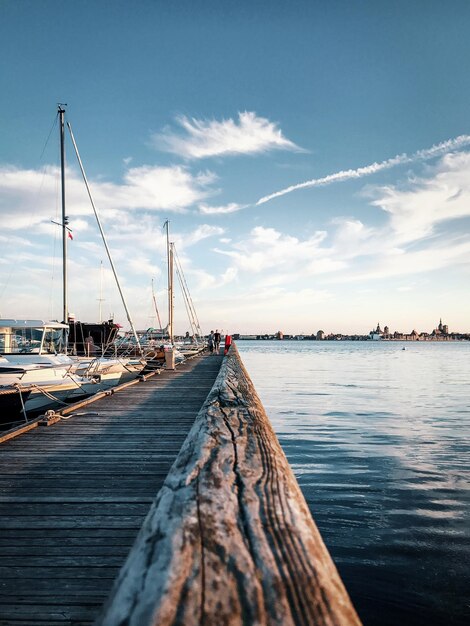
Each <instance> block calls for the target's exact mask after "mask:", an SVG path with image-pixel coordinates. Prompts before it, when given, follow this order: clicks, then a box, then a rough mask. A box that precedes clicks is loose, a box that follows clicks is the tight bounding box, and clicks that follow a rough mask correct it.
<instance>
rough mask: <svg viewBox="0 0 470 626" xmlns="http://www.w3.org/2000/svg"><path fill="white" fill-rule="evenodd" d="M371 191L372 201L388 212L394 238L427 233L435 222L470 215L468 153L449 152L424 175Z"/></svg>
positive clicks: (414, 237) (402, 239)
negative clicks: (424, 176)
mask: <svg viewBox="0 0 470 626" xmlns="http://www.w3.org/2000/svg"><path fill="white" fill-rule="evenodd" d="M429 174H431V176H429ZM372 195H373V196H375V199H374V200H373V202H372V204H373V205H375V206H378V207H380V208H381V209H382V210H383V211H385V212H386V213H388V215H389V216H390V222H389V226H390V228H391V230H392V231H393V233H394V235H395V239H396V241H397V242H399V243H406V242H412V241H416V240H419V239H422V238H424V237H428V236H430V235H432V234H433V233H434V231H435V228H436V226H437V225H438V224H440V223H443V222H447V221H450V220H455V219H458V218H463V217H468V216H470V153H468V152H462V153H455V154H448V155H446V156H445V157H444V158H443V159H442V160H441V161H440V163H439V164H438V165H437V166H436V168H434V169H433V170H432V171H430V172H428V177H427V178H417V177H414V178H413V180H412V181H411V184H407V185H406V187H405V188H403V187H401V188H400V187H398V186H387V187H378V188H376V189H375V190H374V191H373V192H372Z"/></svg>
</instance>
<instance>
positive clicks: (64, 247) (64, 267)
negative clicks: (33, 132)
mask: <svg viewBox="0 0 470 626" xmlns="http://www.w3.org/2000/svg"><path fill="white" fill-rule="evenodd" d="M62 107H63V105H61V104H59V105H58V112H59V121H60V124H59V129H60V179H61V191H62V224H61V226H62V290H63V291H62V302H63V313H62V317H63V322H64V324H67V323H68V319H69V311H68V301H67V236H68V233H67V224H68V222H69V218H68V217H67V216H66V215H65V127H64V114H65V109H64V108H62ZM66 345H67V342H66Z"/></svg>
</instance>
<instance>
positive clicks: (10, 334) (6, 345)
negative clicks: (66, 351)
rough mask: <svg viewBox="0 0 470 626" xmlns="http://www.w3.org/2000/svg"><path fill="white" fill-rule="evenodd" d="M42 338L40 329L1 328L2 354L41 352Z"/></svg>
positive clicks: (0, 343)
mask: <svg viewBox="0 0 470 626" xmlns="http://www.w3.org/2000/svg"><path fill="white" fill-rule="evenodd" d="M41 337H42V330H41V329H39V328H1V329H0V354H14V353H18V352H20V353H28V352H39V348H40V346H41Z"/></svg>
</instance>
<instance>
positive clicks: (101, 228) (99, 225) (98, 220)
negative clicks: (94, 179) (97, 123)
mask: <svg viewBox="0 0 470 626" xmlns="http://www.w3.org/2000/svg"><path fill="white" fill-rule="evenodd" d="M67 127H68V129H69V133H70V137H71V139H72V144H73V147H74V150H75V154H76V156H77V161H78V165H79V166H80V171H81V173H82V177H83V181H84V182H85V186H86V189H87V192H88V197H89V199H90V202H91V206H92V207H93V212H94V214H95V217H96V221H97V223H98V228H99V229H100V233H101V237H102V239H103V243H104V247H105V248H106V253H107V255H108V259H109V263H110V265H111V269H112V270H113V274H114V278H115V280H116V285H117V288H118V290H119V294H120V296H121V300H122V304H123V305H124V309H125V311H126V315H127V321H128V322H129V324H130V327H131V329H132V333H133V335H134V339H135V341H136V345H137V349H138V350H139V353H140V355H141V356H143V351H142V346H141V345H140V341H139V336H138V335H137V332H136V330H135V327H134V323H133V322H132V319H131V315H130V313H129V309H128V308H127V303H126V299H125V298H124V294H123V292H122V289H121V284H120V282H119V279H118V276H117V273H116V269H115V267H114V263H113V259H112V257H111V252H110V250H109V247H108V243H107V241H106V237H105V234H104V231H103V227H102V226H101V220H100V218H99V215H98V212H97V210H96V207H95V203H94V201H93V196H92V195H91V191H90V186H89V184H88V180H87V177H86V174H85V169H84V167H83V163H82V160H81V158H80V153H79V152H78V148H77V144H76V142H75V137H74V136H73V132H72V127H71V126H70V123H69V122H67Z"/></svg>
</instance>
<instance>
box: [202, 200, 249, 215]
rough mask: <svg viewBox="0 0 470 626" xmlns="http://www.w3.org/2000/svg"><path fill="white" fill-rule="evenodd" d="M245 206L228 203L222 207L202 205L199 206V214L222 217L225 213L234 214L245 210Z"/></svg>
mask: <svg viewBox="0 0 470 626" xmlns="http://www.w3.org/2000/svg"><path fill="white" fill-rule="evenodd" d="M247 206H248V205H246V204H237V203H236V202H230V203H229V204H225V205H223V206H209V205H208V204H204V203H202V204H200V205H199V212H200V213H202V214H203V215H224V214H227V213H236V212H237V211H241V210H242V209H245V208H246V207H247Z"/></svg>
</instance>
